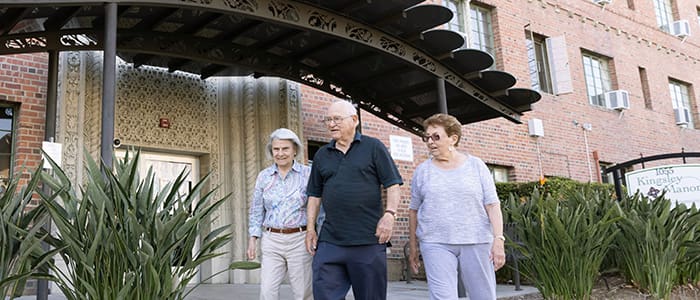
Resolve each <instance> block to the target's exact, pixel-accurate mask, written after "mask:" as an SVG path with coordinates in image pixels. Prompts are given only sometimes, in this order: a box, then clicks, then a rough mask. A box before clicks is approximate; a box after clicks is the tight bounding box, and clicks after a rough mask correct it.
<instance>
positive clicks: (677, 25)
mask: <svg viewBox="0 0 700 300" xmlns="http://www.w3.org/2000/svg"><path fill="white" fill-rule="evenodd" d="M669 33H671V34H672V35H675V36H677V37H679V38H685V37H687V36H689V35H690V23H689V22H688V20H678V21H675V22H673V23H671V27H670V31H669Z"/></svg>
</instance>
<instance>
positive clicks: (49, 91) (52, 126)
mask: <svg viewBox="0 0 700 300" xmlns="http://www.w3.org/2000/svg"><path fill="white" fill-rule="evenodd" d="M47 80H48V82H47V87H46V117H45V118H44V141H47V142H53V141H54V139H55V138H56V107H57V106H58V104H57V102H58V51H56V50H51V51H49V73H48V78H47ZM41 189H42V191H43V192H44V193H45V194H48V193H49V186H48V185H42V187H41ZM43 226H44V229H45V230H46V232H51V222H47V223H46V224H44V225H43ZM41 248H42V249H43V250H44V251H49V244H47V243H46V242H42V243H41ZM45 271H48V270H45ZM36 299H37V300H48V299H49V282H48V280H46V279H39V280H37V283H36Z"/></svg>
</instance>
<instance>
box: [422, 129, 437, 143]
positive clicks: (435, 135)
mask: <svg viewBox="0 0 700 300" xmlns="http://www.w3.org/2000/svg"><path fill="white" fill-rule="evenodd" d="M430 139H433V142H437V141H439V140H440V135H439V134H437V132H436V133H433V134H432V135H424V136H423V142H424V143H427V142H428V141H429V140H430Z"/></svg>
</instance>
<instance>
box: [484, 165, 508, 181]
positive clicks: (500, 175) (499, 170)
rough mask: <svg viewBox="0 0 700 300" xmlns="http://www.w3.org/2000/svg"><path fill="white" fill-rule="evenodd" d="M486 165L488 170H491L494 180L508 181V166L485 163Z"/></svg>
mask: <svg viewBox="0 0 700 300" xmlns="http://www.w3.org/2000/svg"><path fill="white" fill-rule="evenodd" d="M486 166H487V167H488V168H489V172H491V176H493V181H494V182H508V181H510V180H509V176H510V175H509V174H510V170H509V169H508V167H504V166H499V165H492V164H486Z"/></svg>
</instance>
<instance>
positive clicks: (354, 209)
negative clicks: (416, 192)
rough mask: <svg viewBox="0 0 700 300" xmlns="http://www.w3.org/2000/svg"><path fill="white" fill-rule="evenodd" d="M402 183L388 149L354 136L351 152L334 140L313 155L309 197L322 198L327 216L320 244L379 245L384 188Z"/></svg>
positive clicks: (357, 135) (360, 136) (372, 139)
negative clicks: (343, 150) (342, 150)
mask: <svg viewBox="0 0 700 300" xmlns="http://www.w3.org/2000/svg"><path fill="white" fill-rule="evenodd" d="M394 184H399V185H401V184H403V180H402V179H401V175H400V174H399V170H398V169H397V168H396V165H395V164H394V160H393V159H392V158H391V155H389V151H387V149H386V147H385V146H384V144H383V143H382V142H381V141H379V140H378V139H376V138H373V137H369V136H366V135H361V134H359V133H356V134H355V138H354V140H353V141H352V143H351V144H350V148H349V149H348V151H347V152H346V153H345V154H343V152H341V151H340V150H338V149H336V148H335V140H333V141H331V142H330V143H329V144H327V145H325V146H323V147H321V149H319V150H318V151H317V152H316V155H314V159H313V164H312V165H311V176H310V178H309V185H308V187H307V191H306V192H307V194H308V195H309V196H313V197H321V201H322V203H323V209H324V211H325V212H326V219H325V220H324V223H323V226H322V228H321V233H320V235H319V241H323V242H329V243H332V244H335V245H339V246H357V245H370V244H377V242H378V241H377V237H376V236H374V233H375V232H376V230H377V223H378V222H379V219H380V218H381V217H382V215H384V208H383V204H382V186H384V187H385V188H386V187H389V186H392V185H394Z"/></svg>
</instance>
